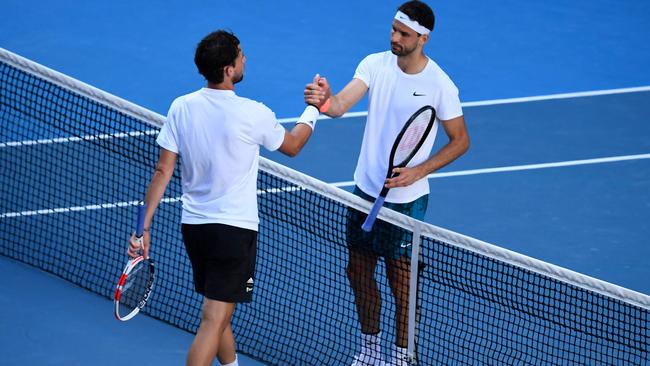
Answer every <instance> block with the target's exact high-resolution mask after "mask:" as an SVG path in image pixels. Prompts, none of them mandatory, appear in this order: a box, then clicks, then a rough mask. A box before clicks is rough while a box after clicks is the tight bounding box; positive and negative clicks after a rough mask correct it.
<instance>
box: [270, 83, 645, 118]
mask: <svg viewBox="0 0 650 366" xmlns="http://www.w3.org/2000/svg"><path fill="white" fill-rule="evenodd" d="M646 91H650V85H648V86H639V87H632V88H619V89H603V90H591V91H584V92H574V93H561V94H548V95H538V96H532V97H521V98H506V99H493V100H480V101H476V102H463V103H461V104H460V105H461V106H463V107H482V106H489V105H497V104H514V103H527V102H538V101H542V100H553V99H571V98H583V97H595V96H599V95H612V94H625V93H640V92H646ZM367 115H368V111H364V112H350V113H346V114H344V115H343V116H341V117H339V118H353V117H365V116H367ZM318 119H330V117H328V116H325V115H321V116H320V117H318ZM297 120H298V117H291V118H280V119H278V121H279V122H280V123H290V122H296V121H297Z"/></svg>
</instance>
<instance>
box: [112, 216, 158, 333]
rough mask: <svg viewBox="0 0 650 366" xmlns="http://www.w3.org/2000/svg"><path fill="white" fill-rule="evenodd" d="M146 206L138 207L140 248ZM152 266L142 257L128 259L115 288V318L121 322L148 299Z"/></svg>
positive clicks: (134, 312) (137, 234)
mask: <svg viewBox="0 0 650 366" xmlns="http://www.w3.org/2000/svg"><path fill="white" fill-rule="evenodd" d="M146 211H147V205H146V204H144V203H143V204H141V205H140V206H139V207H138V224H137V229H136V231H135V240H136V241H137V242H138V243H139V244H140V246H141V248H142V241H143V239H142V236H143V234H144V216H145V213H146ZM153 279H154V266H153V261H152V260H151V258H145V257H143V256H142V255H140V256H138V257H135V258H132V259H130V260H129V261H128V262H127V264H126V267H124V271H122V275H121V276H120V279H119V280H118V281H117V287H116V288H115V295H114V296H113V299H114V301H115V317H116V318H117V319H118V320H121V321H127V320H129V319H131V318H133V317H134V316H136V315H137V314H138V312H140V309H142V308H143V307H144V306H145V305H146V303H147V300H148V299H149V294H151V287H152V286H153Z"/></svg>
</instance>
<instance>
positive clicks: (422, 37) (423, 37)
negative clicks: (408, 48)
mask: <svg viewBox="0 0 650 366" xmlns="http://www.w3.org/2000/svg"><path fill="white" fill-rule="evenodd" d="M428 40H429V35H428V34H421V35H420V37H419V38H418V42H419V43H420V46H424V45H425V44H426V43H427V41H428Z"/></svg>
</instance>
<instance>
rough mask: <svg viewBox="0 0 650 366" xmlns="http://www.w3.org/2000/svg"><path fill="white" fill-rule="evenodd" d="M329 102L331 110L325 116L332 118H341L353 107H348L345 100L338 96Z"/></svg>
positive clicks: (334, 96) (332, 97) (331, 98)
mask: <svg viewBox="0 0 650 366" xmlns="http://www.w3.org/2000/svg"><path fill="white" fill-rule="evenodd" d="M329 100H330V102H329V103H330V105H329V108H328V109H327V111H326V112H324V114H325V115H327V116H329V117H332V118H337V117H341V116H342V115H343V114H345V112H347V111H348V110H349V109H350V108H351V107H352V106H351V105H346V104H345V102H344V101H343V98H341V97H340V96H338V95H333V96H331V97H330V99H329Z"/></svg>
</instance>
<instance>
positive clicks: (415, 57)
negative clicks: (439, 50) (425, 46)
mask: <svg viewBox="0 0 650 366" xmlns="http://www.w3.org/2000/svg"><path fill="white" fill-rule="evenodd" d="M428 62H429V59H428V58H427V56H425V55H424V52H422V51H415V52H411V53H409V54H408V55H406V56H398V57H397V66H399V68H400V69H402V71H404V73H406V74H418V73H420V72H421V71H422V70H424V68H425V67H426V66H427V63H428Z"/></svg>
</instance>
